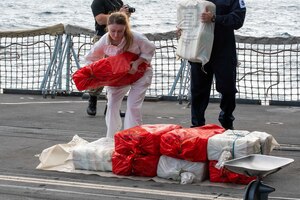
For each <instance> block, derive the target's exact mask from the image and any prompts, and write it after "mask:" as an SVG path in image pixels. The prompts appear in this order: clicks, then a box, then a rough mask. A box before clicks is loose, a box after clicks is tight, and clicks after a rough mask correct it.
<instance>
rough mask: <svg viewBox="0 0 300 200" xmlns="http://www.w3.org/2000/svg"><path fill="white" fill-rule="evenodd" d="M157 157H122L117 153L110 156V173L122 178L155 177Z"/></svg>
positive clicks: (131, 155) (132, 155)
mask: <svg viewBox="0 0 300 200" xmlns="http://www.w3.org/2000/svg"><path fill="white" fill-rule="evenodd" d="M159 157H160V156H158V155H138V154H130V155H124V154H120V153H117V152H114V153H113V156H112V172H113V173H114V174H117V175H123V176H144V177H155V176H156V175H157V174H156V172H157V165H158V161H159Z"/></svg>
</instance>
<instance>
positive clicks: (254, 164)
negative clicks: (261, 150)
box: [224, 154, 294, 178]
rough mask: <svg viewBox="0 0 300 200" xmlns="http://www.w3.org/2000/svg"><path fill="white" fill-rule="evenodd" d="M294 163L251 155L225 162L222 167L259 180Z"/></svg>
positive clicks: (292, 160)
mask: <svg viewBox="0 0 300 200" xmlns="http://www.w3.org/2000/svg"><path fill="white" fill-rule="evenodd" d="M292 162H294V159H291V158H282V157H275V156H268V155H260V154H251V155H248V156H245V157H241V158H236V159H233V160H229V161H227V162H225V164H224V167H225V168H227V169H228V170H230V171H233V172H235V173H239V174H244V175H247V176H258V177H260V178H262V177H265V176H267V175H269V174H272V173H275V172H277V171H279V170H280V169H282V168H283V167H285V166H287V165H289V164H290V163H292Z"/></svg>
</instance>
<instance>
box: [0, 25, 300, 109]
mask: <svg viewBox="0 0 300 200" xmlns="http://www.w3.org/2000/svg"><path fill="white" fill-rule="evenodd" d="M93 35H94V32H93V31H92V30H89V29H85V28H82V27H77V26H71V25H63V24H58V25H55V26H51V27H46V28H41V29H35V30H24V31H6V32H0V74H1V77H0V90H1V91H2V92H12V91H13V92H19V93H37V94H42V95H44V97H46V96H47V95H51V97H55V96H56V95H58V94H66V95H68V94H70V95H71V94H79V95H80V94H81V93H80V92H79V91H78V90H77V89H76V86H75V85H74V83H73V82H72V79H71V76H72V74H73V73H74V72H75V71H76V70H77V69H78V68H80V67H82V66H84V63H82V58H83V56H84V55H85V54H86V52H87V51H88V50H89V49H90V48H91V45H92V42H91V41H92V37H93ZM145 35H146V36H147V37H148V38H149V39H150V40H151V41H153V43H154V44H155V45H156V53H155V55H154V58H153V60H152V66H153V69H154V77H153V81H152V85H151V86H150V88H149V89H148V91H147V94H146V95H147V96H148V97H158V98H172V99H179V100H180V101H182V100H188V99H189V94H190V93H189V87H190V85H189V78H190V76H189V64H188V62H186V60H180V59H177V57H176V47H177V38H176V33H175V31H171V32H168V33H156V34H145ZM236 45H237V50H238V61H239V65H238V67H237V88H238V91H239V92H238V93H237V99H238V100H239V101H243V102H252V103H261V104H266V105H268V104H287V105H300V75H299V74H300V71H299V67H300V66H299V62H300V37H289V38H255V37H244V36H236ZM211 98H212V99H219V94H218V92H217V91H216V90H215V87H214V86H213V90H212V93H211Z"/></svg>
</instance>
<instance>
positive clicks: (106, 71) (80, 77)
mask: <svg viewBox="0 0 300 200" xmlns="http://www.w3.org/2000/svg"><path fill="white" fill-rule="evenodd" d="M136 59H138V55H136V54H134V53H131V52H124V53H121V54H118V55H116V56H110V57H107V58H102V59H100V60H98V61H96V62H93V63H91V64H89V65H86V66H84V67H82V68H80V69H78V70H77V71H76V72H75V73H74V74H73V76H72V79H73V81H74V83H75V85H76V87H77V89H78V90H80V91H81V90H88V89H95V88H99V87H102V86H123V85H130V84H132V83H134V82H136V81H137V80H138V79H140V78H141V77H142V76H143V75H144V73H145V71H146V69H147V67H148V66H149V65H148V64H147V63H142V64H140V65H139V66H138V70H137V72H136V73H135V74H129V73H128V71H129V70H130V68H131V66H130V63H131V62H132V61H134V60H136Z"/></svg>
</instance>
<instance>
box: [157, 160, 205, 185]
mask: <svg viewBox="0 0 300 200" xmlns="http://www.w3.org/2000/svg"><path fill="white" fill-rule="evenodd" d="M186 172H188V173H190V174H191V175H193V176H186ZM157 176H158V177H160V178H165V179H171V180H175V181H180V182H181V183H182V184H185V183H187V182H188V183H196V182H201V181H203V180H205V179H206V178H207V177H208V163H207V162H190V161H187V160H181V159H177V158H172V157H169V156H165V155H162V156H160V158H159V162H158V166H157ZM186 177H187V178H186ZM190 178H192V180H184V179H190Z"/></svg>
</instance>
